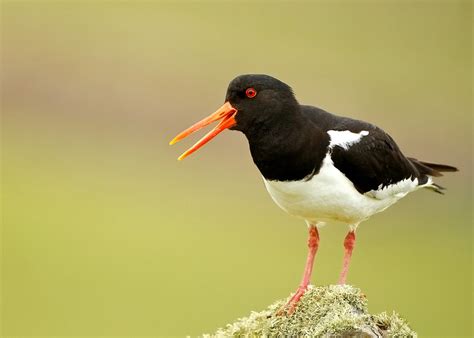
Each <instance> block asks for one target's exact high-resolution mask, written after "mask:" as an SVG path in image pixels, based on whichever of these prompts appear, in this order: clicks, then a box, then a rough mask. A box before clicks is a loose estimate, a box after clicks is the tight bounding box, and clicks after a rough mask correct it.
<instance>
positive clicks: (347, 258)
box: [339, 230, 355, 285]
mask: <svg viewBox="0 0 474 338" xmlns="http://www.w3.org/2000/svg"><path fill="white" fill-rule="evenodd" d="M354 245H355V232H354V231H353V230H351V231H349V233H348V234H347V236H346V239H345V240H344V248H345V249H346V252H345V254H344V262H343V264H342V270H341V275H340V276H339V284H340V285H344V284H346V278H347V271H348V270H349V263H350V262H351V257H352V249H354Z"/></svg>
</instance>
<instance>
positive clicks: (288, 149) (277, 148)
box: [245, 114, 329, 181]
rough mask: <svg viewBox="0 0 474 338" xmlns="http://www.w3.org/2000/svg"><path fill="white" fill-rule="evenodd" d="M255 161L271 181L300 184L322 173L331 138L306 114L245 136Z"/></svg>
mask: <svg viewBox="0 0 474 338" xmlns="http://www.w3.org/2000/svg"><path fill="white" fill-rule="evenodd" d="M245 134H246V136H247V139H248V141H249V145H250V152H251V154H252V158H253V161H254V162H255V164H256V165H257V167H258V169H259V170H260V172H261V173H262V175H263V176H264V177H265V178H266V179H267V180H278V181H296V180H302V179H307V178H309V177H311V176H312V175H314V174H316V173H318V171H319V169H320V167H321V164H322V161H323V159H324V157H325V155H326V152H327V148H328V145H329V136H328V135H327V133H325V132H324V131H323V130H322V129H320V128H319V127H318V126H316V125H315V124H314V123H313V122H311V121H310V120H309V119H307V118H306V117H305V116H303V115H302V114H294V115H293V114H292V115H290V116H288V118H286V119H285V120H282V119H279V120H278V123H267V124H262V125H261V126H259V127H258V128H255V129H253V130H249V131H248V132H246V133H245Z"/></svg>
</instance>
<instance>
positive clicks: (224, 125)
mask: <svg viewBox="0 0 474 338" xmlns="http://www.w3.org/2000/svg"><path fill="white" fill-rule="evenodd" d="M236 113H237V109H235V108H234V107H232V105H231V104H230V103H229V102H226V103H224V104H223V105H222V107H220V108H219V109H217V111H216V112H215V113H213V114H211V115H209V116H208V117H206V118H204V119H202V120H201V121H199V122H197V123H195V124H194V125H192V126H191V127H189V128H188V129H186V130H184V131H182V132H181V133H179V134H178V135H177V136H176V137H175V138H174V139H172V140H171V142H170V145H172V144H175V143H176V142H178V141H181V140H182V139H183V138H185V137H186V136H188V135H189V134H192V133H194V132H195V131H197V130H199V129H201V128H203V127H205V126H207V125H208V124H211V123H212V122H214V121H218V120H221V122H219V124H218V125H217V126H216V127H215V128H214V129H212V130H211V131H210V132H209V133H207V134H206V136H204V137H203V138H202V139H200V140H199V141H198V142H196V144H195V145H193V146H192V147H191V148H189V149H188V150H186V151H185V152H184V153H183V154H182V155H181V156H180V157H178V160H182V159H184V158H185V157H186V156H188V155H190V154H192V153H194V152H195V151H196V150H198V149H199V148H201V147H202V146H203V145H205V144H206V143H207V142H209V141H210V140H212V139H213V138H214V137H216V136H217V134H219V133H220V132H222V131H224V130H225V129H228V128H230V127H233V126H235V124H236V122H235V114H236Z"/></svg>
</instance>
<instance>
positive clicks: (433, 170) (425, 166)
mask: <svg viewBox="0 0 474 338" xmlns="http://www.w3.org/2000/svg"><path fill="white" fill-rule="evenodd" d="M408 159H409V160H410V161H411V163H413V164H414V165H415V167H416V169H418V171H419V172H420V174H422V175H429V176H434V177H439V176H443V174H442V173H443V172H454V171H459V170H458V168H456V167H452V166H450V165H446V164H437V163H429V162H423V161H418V160H417V159H416V158H411V157H409V158H408Z"/></svg>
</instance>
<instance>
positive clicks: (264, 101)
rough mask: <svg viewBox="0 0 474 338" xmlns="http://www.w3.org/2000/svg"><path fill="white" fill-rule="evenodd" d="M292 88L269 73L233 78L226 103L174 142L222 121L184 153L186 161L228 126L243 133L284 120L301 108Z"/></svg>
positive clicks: (177, 137) (179, 135)
mask: <svg viewBox="0 0 474 338" xmlns="http://www.w3.org/2000/svg"><path fill="white" fill-rule="evenodd" d="M297 107H298V102H297V101H296V99H295V97H294V95H293V91H292V90H291V88H290V87H289V86H288V85H287V84H285V83H283V82H281V81H280V80H278V79H276V78H274V77H271V76H269V75H260V74H248V75H240V76H238V77H236V78H235V79H233V80H232V81H231V82H230V84H229V87H228V88H227V93H226V97H225V103H224V104H223V105H222V106H221V107H220V108H219V109H218V110H217V111H216V112H214V113H213V114H211V115H209V116H208V117H206V118H204V119H202V120H201V121H199V122H197V123H195V124H194V125H192V126H191V127H189V128H188V129H186V130H184V131H183V132H181V133H180V134H178V135H177V136H176V137H175V138H174V139H173V140H171V142H170V144H174V143H176V142H178V141H180V140H182V139H183V138H185V137H186V136H188V135H189V134H191V133H193V132H195V131H197V130H199V129H201V128H203V127H204V126H207V125H208V124H210V123H212V122H214V121H218V120H220V122H219V124H218V125H217V126H216V127H215V128H214V129H213V130H211V131H210V132H209V133H208V134H207V135H205V136H204V137H203V138H202V139H201V140H199V141H198V142H197V143H196V144H194V145H193V146H192V147H191V148H189V149H188V150H187V151H186V152H184V153H183V154H182V155H181V156H180V157H179V158H178V159H179V160H182V159H184V158H185V157H186V156H188V155H190V154H192V153H193V152H195V151H196V150H198V149H199V148H201V147H202V146H203V145H204V144H206V143H207V142H209V141H210V140H211V139H213V138H214V137H215V136H216V135H217V134H219V133H220V132H222V131H224V130H225V129H233V130H240V131H242V132H243V133H249V132H250V131H255V130H256V129H258V128H262V127H264V126H265V125H266V124H267V125H268V124H269V123H271V122H272V121H275V123H282V122H283V121H284V119H285V116H288V115H289V114H292V113H293V112H294V111H296V110H297Z"/></svg>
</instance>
